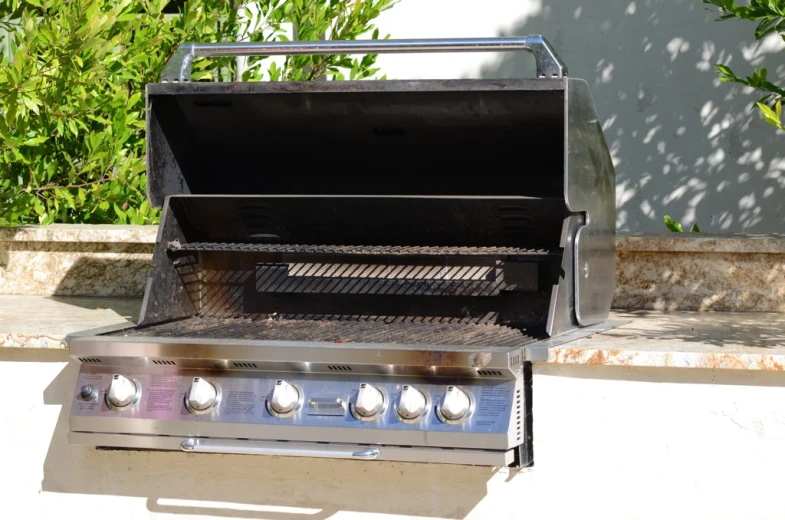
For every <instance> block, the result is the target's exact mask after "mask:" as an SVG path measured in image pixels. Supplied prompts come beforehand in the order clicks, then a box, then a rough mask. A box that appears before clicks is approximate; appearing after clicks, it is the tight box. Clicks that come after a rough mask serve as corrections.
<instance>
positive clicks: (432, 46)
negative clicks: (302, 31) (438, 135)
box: [161, 34, 567, 83]
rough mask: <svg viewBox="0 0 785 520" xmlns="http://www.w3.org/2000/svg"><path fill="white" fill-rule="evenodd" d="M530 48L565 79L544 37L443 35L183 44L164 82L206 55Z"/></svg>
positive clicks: (182, 76) (183, 74)
mask: <svg viewBox="0 0 785 520" xmlns="http://www.w3.org/2000/svg"><path fill="white" fill-rule="evenodd" d="M501 51H528V52H531V53H532V54H534V59H535V62H536V66H537V77H540V78H561V77H563V76H566V75H567V66H566V65H565V64H564V62H563V61H562V59H561V58H560V57H559V55H558V54H556V51H555V50H554V49H553V46H551V44H550V43H549V42H548V40H546V39H545V38H544V37H543V36H541V35H538V34H535V35H529V36H521V37H512V38H443V39H410V40H343V41H341V40H318V41H306V42H303V41H294V42H263V43H261V42H260V43H247V42H237V43H192V42H189V43H183V44H182V45H180V46H179V47H178V48H177V49H176V50H175V52H174V54H173V55H172V57H171V58H170V59H169V61H168V62H167V63H166V65H165V66H164V69H163V71H162V72H161V81H162V82H175V83H176V82H186V81H190V80H191V65H192V64H193V61H194V59H195V58H197V57H202V56H282V55H283V56H291V55H298V54H303V55H324V54H390V53H417V52H501Z"/></svg>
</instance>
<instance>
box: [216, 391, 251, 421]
mask: <svg viewBox="0 0 785 520" xmlns="http://www.w3.org/2000/svg"><path fill="white" fill-rule="evenodd" d="M221 409H222V410H223V413H224V414H225V415H253V414H254V413H255V412H256V392H252V391H241V390H231V391H229V392H227V396H226V401H225V402H224V404H223V405H222V406H221Z"/></svg>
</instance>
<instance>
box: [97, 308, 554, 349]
mask: <svg viewBox="0 0 785 520" xmlns="http://www.w3.org/2000/svg"><path fill="white" fill-rule="evenodd" d="M333 318H339V317H333ZM340 318H342V319H317V320H311V319H273V318H267V319H252V318H219V317H216V316H198V317H193V318H189V319H185V320H180V321H175V322H170V323H163V324H159V325H151V326H148V327H142V328H137V329H130V330H123V331H118V332H114V333H112V334H110V335H113V336H126V337H159V338H214V339H220V340H226V339H244V340H273V341H319V342H329V343H395V344H404V345H450V346H466V347H523V346H525V345H527V344H529V343H532V342H534V341H537V339H539V338H537V337H532V336H528V335H526V334H524V333H523V332H521V331H520V330H518V329H514V328H511V327H505V326H502V325H495V324H484V323H479V324H478V323H449V322H438V321H434V322H426V321H424V319H422V318H421V319H416V318H408V319H409V320H416V321H403V320H405V319H406V318H403V317H396V318H393V317H366V318H365V319H363V320H357V319H349V318H350V317H340ZM395 320H398V321H395Z"/></svg>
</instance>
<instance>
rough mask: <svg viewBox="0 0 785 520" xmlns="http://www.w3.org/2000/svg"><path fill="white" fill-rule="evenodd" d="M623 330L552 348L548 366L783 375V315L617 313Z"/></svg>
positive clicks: (617, 318) (784, 362)
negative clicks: (662, 368)
mask: <svg viewBox="0 0 785 520" xmlns="http://www.w3.org/2000/svg"><path fill="white" fill-rule="evenodd" d="M611 318H612V319H614V320H627V321H629V323H627V324H626V325H623V326H621V327H618V328H615V329H611V330H608V331H605V332H603V333H600V334H596V335H594V336H590V337H587V338H584V339H579V340H576V341H574V342H571V343H568V344H565V345H562V346H559V347H554V348H552V349H550V351H549V356H548V363H553V364H567V365H606V366H639V367H670V368H727V369H740V370H774V371H783V370H785V314H779V313H764V312H684V311H679V312H661V311H644V310H640V311H618V312H614V313H612V316H611Z"/></svg>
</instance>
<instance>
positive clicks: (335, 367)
mask: <svg viewBox="0 0 785 520" xmlns="http://www.w3.org/2000/svg"><path fill="white" fill-rule="evenodd" d="M327 369H328V370H332V371H333V372H351V371H352V367H350V366H348V365H327Z"/></svg>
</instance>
